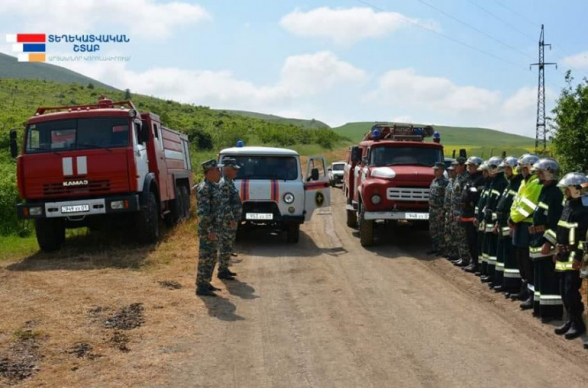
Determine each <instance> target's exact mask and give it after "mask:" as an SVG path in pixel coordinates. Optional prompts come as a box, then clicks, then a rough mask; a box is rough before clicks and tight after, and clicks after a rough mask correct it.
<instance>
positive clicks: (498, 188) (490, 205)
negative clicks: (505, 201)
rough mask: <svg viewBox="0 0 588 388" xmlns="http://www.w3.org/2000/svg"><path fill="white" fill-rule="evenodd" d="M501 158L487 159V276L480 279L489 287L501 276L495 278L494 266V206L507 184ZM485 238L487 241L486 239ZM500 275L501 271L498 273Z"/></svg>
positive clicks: (496, 239) (485, 217) (495, 236)
mask: <svg viewBox="0 0 588 388" xmlns="http://www.w3.org/2000/svg"><path fill="white" fill-rule="evenodd" d="M501 163H502V159H501V158H499V157H497V156H494V157H492V158H490V159H489V160H488V167H489V168H488V173H489V174H490V187H489V189H488V200H487V201H486V208H485V210H484V223H485V224H486V229H485V230H484V233H485V235H484V240H485V244H486V247H487V248H486V252H487V255H488V256H487V258H488V267H487V272H488V274H487V275H488V277H487V278H485V279H481V280H482V281H483V282H488V285H489V286H490V288H494V286H495V285H497V284H499V283H500V284H502V277H500V278H497V276H496V275H497V274H496V267H497V259H498V258H497V255H498V253H497V245H498V231H497V230H496V228H495V223H496V219H497V218H498V215H497V214H496V208H497V207H498V201H500V197H501V195H502V192H503V191H504V189H505V188H506V186H507V185H508V181H507V180H506V178H505V177H504V172H503V171H502V167H500V164H501ZM486 240H487V241H486ZM500 275H502V273H500Z"/></svg>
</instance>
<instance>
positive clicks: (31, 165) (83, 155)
mask: <svg viewBox="0 0 588 388" xmlns="http://www.w3.org/2000/svg"><path fill="white" fill-rule="evenodd" d="M10 137H11V149H12V154H13V156H14V157H16V154H17V144H16V132H15V131H12V132H11V134H10ZM17 182H18V189H19V192H20V196H21V198H22V199H23V200H24V202H22V203H20V204H18V205H17V213H18V216H19V217H20V218H23V219H34V220H35V230H36V234H37V241H38V243H39V246H40V247H41V249H42V250H44V251H55V250H57V249H59V248H60V247H61V245H62V244H63V242H64V241H65V229H66V228H77V227H90V228H96V229H101V228H112V227H116V226H123V227H125V228H132V229H133V230H134V233H135V236H136V237H137V239H138V240H139V241H141V242H145V243H153V242H155V241H157V239H158V237H159V222H160V220H161V219H165V220H166V223H168V224H170V225H172V224H174V223H176V222H177V221H179V220H181V219H183V218H187V217H188V216H189V209H190V187H192V184H193V177H192V166H191V162H190V155H189V144H188V137H187V136H186V135H184V134H181V133H179V132H176V131H174V130H171V129H169V128H165V127H164V126H163V125H162V123H161V120H160V119H159V116H157V115H156V114H154V113H139V111H138V110H137V109H136V108H135V106H134V105H133V103H132V102H130V101H121V102H112V101H111V100H109V99H106V98H101V99H100V100H99V101H98V103H97V104H91V105H76V106H60V107H48V108H38V109H37V112H36V113H35V115H34V116H33V117H31V118H29V119H28V120H27V122H26V128H25V135H24V144H23V147H22V153H21V155H20V156H18V159H17Z"/></svg>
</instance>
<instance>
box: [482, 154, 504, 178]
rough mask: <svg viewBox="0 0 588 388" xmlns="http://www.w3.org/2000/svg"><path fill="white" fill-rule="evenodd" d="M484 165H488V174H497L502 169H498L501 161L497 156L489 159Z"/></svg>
mask: <svg viewBox="0 0 588 388" xmlns="http://www.w3.org/2000/svg"><path fill="white" fill-rule="evenodd" d="M486 163H488V172H489V173H490V174H498V173H499V172H500V171H502V167H500V164H501V163H502V159H500V158H499V157H498V156H493V157H491V158H490V159H488V161H487V162H486Z"/></svg>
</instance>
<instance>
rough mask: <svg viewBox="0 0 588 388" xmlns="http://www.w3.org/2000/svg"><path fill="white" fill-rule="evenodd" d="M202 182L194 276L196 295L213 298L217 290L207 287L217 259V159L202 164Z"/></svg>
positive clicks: (218, 215)
mask: <svg viewBox="0 0 588 388" xmlns="http://www.w3.org/2000/svg"><path fill="white" fill-rule="evenodd" d="M202 168H203V169H204V180H203V181H202V182H200V184H198V186H197V187H196V199H197V202H198V210H197V212H196V214H197V215H198V220H199V222H198V238H199V240H200V244H199V251H198V272H197V274H196V295H199V296H216V294H215V293H214V291H220V289H219V288H216V287H214V286H213V285H212V284H210V281H211V280H212V272H213V271H214V265H215V264H216V260H217V256H218V236H219V232H220V228H221V194H220V190H219V188H218V181H219V179H220V170H219V168H218V165H217V163H216V160H214V159H211V160H208V161H206V162H204V163H202Z"/></svg>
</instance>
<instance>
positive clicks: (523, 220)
mask: <svg viewBox="0 0 588 388" xmlns="http://www.w3.org/2000/svg"><path fill="white" fill-rule="evenodd" d="M537 161H539V157H538V156H537V155H531V154H525V155H523V156H521V158H520V159H519V161H518V164H519V166H520V168H521V173H522V174H523V180H522V181H521V185H520V187H519V191H518V192H517V196H516V198H515V200H514V202H513V204H512V207H511V208H510V217H509V219H508V226H509V227H510V229H511V233H512V245H513V247H514V249H515V252H516V258H517V266H518V267H519V271H520V274H521V278H522V282H521V290H520V292H518V293H516V294H511V295H510V298H511V299H513V300H524V301H526V300H528V299H530V298H531V300H530V303H532V302H533V300H532V298H533V294H532V293H533V292H534V287H533V283H534V281H533V276H534V273H533V263H532V262H531V259H530V258H529V226H530V225H531V223H532V222H533V212H534V211H535V209H536V208H537V202H538V201H539V194H540V192H541V182H539V178H537V176H536V175H535V174H534V172H532V171H531V170H532V168H533V165H534V164H535V163H537Z"/></svg>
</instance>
